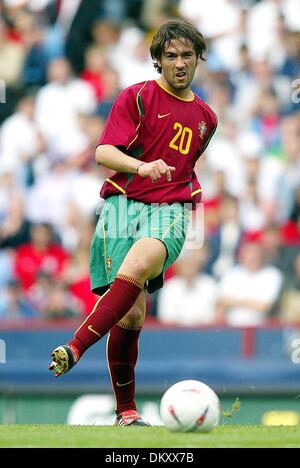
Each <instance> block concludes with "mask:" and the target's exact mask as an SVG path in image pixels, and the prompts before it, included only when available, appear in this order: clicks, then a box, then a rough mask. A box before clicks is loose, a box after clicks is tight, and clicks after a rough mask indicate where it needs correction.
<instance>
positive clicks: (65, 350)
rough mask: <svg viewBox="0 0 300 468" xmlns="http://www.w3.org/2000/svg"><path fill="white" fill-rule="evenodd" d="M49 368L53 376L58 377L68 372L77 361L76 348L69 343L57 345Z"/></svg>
mask: <svg viewBox="0 0 300 468" xmlns="http://www.w3.org/2000/svg"><path fill="white" fill-rule="evenodd" d="M51 357H52V362H51V364H50V366H49V370H50V371H53V372H54V375H55V377H60V376H61V375H63V374H66V373H67V372H69V371H70V370H71V369H72V368H73V367H74V366H75V364H77V362H78V361H79V356H78V353H77V350H76V349H75V348H74V347H73V346H70V345H64V346H59V347H58V348H56V349H55V350H54V351H53V353H52V355H51Z"/></svg>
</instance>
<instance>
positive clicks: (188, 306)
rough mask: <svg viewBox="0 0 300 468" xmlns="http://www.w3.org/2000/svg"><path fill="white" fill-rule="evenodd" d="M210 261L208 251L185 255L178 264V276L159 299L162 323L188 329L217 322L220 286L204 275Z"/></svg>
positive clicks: (190, 252)
mask: <svg viewBox="0 0 300 468" xmlns="http://www.w3.org/2000/svg"><path fill="white" fill-rule="evenodd" d="M207 258H208V251H207V247H202V248H198V249H196V250H188V251H184V252H183V255H182V256H181V258H179V260H178V261H177V263H176V268H175V273H177V276H175V277H174V278H171V279H170V280H169V281H167V283H166V284H165V287H164V289H163V290H162V291H161V292H160V295H159V300H158V319H159V320H160V321H161V322H164V323H176V325H184V326H192V325H200V324H211V323H213V322H214V320H215V301H216V293H217V286H216V282H215V280H214V279H213V278H212V277H210V276H208V275H207V274H205V273H203V270H204V267H205V264H206V263H207Z"/></svg>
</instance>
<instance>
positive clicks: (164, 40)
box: [150, 20, 206, 73]
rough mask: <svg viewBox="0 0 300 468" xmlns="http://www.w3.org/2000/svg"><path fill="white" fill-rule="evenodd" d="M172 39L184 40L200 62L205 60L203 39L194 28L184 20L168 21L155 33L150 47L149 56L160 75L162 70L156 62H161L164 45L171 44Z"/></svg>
mask: <svg viewBox="0 0 300 468" xmlns="http://www.w3.org/2000/svg"><path fill="white" fill-rule="evenodd" d="M174 39H185V40H187V41H189V42H190V43H191V44H192V45H193V47H194V50H195V52H196V55H197V57H200V59H201V60H205V58H204V57H203V52H205V50H206V43H205V40H204V37H203V36H202V34H201V33H200V32H199V31H198V30H197V29H196V28H195V26H193V25H192V24H191V23H188V22H187V21H184V20H172V21H168V22H167V23H165V24H163V25H162V26H161V27H160V28H159V29H158V31H157V32H156V33H155V35H154V37H153V40H152V43H151V46H150V54H151V57H152V59H153V61H154V67H155V68H156V69H157V71H158V73H161V72H162V69H161V67H160V66H159V65H158V63H157V60H161V56H162V53H163V51H164V47H165V44H168V45H169V44H171V42H172V41H173V40H174Z"/></svg>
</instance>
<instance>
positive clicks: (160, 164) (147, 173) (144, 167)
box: [138, 159, 176, 182]
mask: <svg viewBox="0 0 300 468" xmlns="http://www.w3.org/2000/svg"><path fill="white" fill-rule="evenodd" d="M175 170H176V168H175V167H173V166H168V165H167V164H166V163H165V161H163V160H162V159H158V160H157V161H153V162H150V163H143V164H141V165H140V166H139V168H138V175H139V176H141V177H150V178H151V180H152V182H157V181H158V179H160V178H161V177H162V176H166V177H167V181H168V182H170V181H171V180H172V172H174V171H175Z"/></svg>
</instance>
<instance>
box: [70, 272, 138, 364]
mask: <svg viewBox="0 0 300 468" xmlns="http://www.w3.org/2000/svg"><path fill="white" fill-rule="evenodd" d="M142 289H143V285H142V284H140V283H139V282H138V281H137V280H135V279H134V278H130V277H128V276H124V275H117V276H116V278H115V281H114V282H113V284H112V285H111V287H110V289H109V290H108V291H107V292H106V293H105V294H103V296H102V297H101V298H100V299H99V301H98V302H97V304H96V306H95V307H94V310H93V311H92V313H91V314H90V315H89V316H88V318H87V319H86V320H85V322H83V324H82V325H81V326H80V327H79V328H78V330H77V332H76V333H75V338H74V339H73V340H72V341H70V342H69V345H70V346H74V347H75V348H76V349H77V350H78V352H79V355H80V357H81V356H82V355H83V353H84V352H85V351H86V350H87V349H88V348H89V347H90V346H92V345H93V344H95V343H97V341H99V340H100V338H102V337H103V336H104V335H106V333H108V332H109V330H110V329H111V328H112V327H113V326H114V325H115V324H116V323H118V322H119V321H120V320H121V319H122V318H123V317H124V316H125V315H126V314H127V312H129V310H130V309H131V307H132V306H133V305H134V303H135V301H136V300H137V298H138V296H139V294H140V292H141V290H142Z"/></svg>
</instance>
